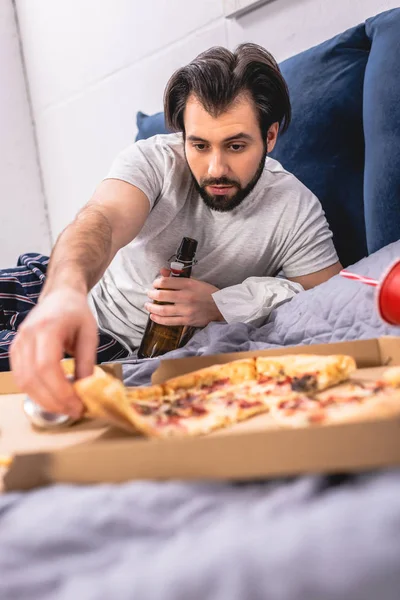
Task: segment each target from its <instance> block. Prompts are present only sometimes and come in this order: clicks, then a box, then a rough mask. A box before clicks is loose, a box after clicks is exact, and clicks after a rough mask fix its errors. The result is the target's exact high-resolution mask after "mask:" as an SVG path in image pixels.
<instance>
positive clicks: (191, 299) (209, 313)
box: [145, 269, 224, 327]
mask: <svg viewBox="0 0 400 600" xmlns="http://www.w3.org/2000/svg"><path fill="white" fill-rule="evenodd" d="M168 275H169V270H168V269H162V270H161V276H160V277H157V279H156V280H155V281H154V283H153V287H154V289H153V290H150V291H149V292H148V293H147V295H148V297H149V298H150V300H156V301H158V302H168V303H170V304H153V303H152V302H146V304H145V308H146V309H147V310H148V311H149V312H150V318H151V320H152V321H154V322H155V323H160V324H161V325H190V326H193V327H205V326H206V325H208V323H211V321H223V320H224V318H223V316H222V315H221V313H220V311H219V310H218V308H217V305H216V304H215V302H214V300H213V298H212V294H213V293H214V292H217V291H218V288H217V287H215V286H214V285H211V284H209V283H205V282H204V281H198V280H197V279H193V278H191V279H185V278H179V277H169V276H168ZM162 288H167V289H162Z"/></svg>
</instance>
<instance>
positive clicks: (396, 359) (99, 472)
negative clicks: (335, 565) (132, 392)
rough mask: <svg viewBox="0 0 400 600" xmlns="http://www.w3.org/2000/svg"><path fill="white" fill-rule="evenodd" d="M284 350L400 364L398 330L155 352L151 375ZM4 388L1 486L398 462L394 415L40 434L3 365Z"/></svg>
mask: <svg viewBox="0 0 400 600" xmlns="http://www.w3.org/2000/svg"><path fill="white" fill-rule="evenodd" d="M293 353H308V354H310V353H313V354H325V355H327V354H336V353H338V354H350V355H352V356H353V357H354V358H355V360H356V362H357V365H358V367H359V369H360V371H358V372H357V374H356V376H362V377H373V378H377V377H379V374H380V372H381V371H382V370H383V367H384V366H386V365H400V337H398V338H397V337H386V338H379V339H372V340H362V341H355V342H342V343H335V344H323V345H313V346H303V347H301V346H297V347H293V348H290V347H287V348H284V349H279V350H257V351H251V352H240V353H233V354H220V355H216V356H202V357H191V358H184V359H177V360H162V361H161V365H160V367H159V369H158V370H157V371H156V373H155V374H154V377H153V380H154V381H155V382H160V381H163V380H165V379H167V378H169V377H173V376H176V375H178V374H182V373H187V372H189V371H192V370H196V369H198V368H202V367H205V366H208V365H211V364H215V363H224V362H229V361H230V360H235V359H238V358H242V357H249V356H254V355H265V356H268V355H270V356H272V355H278V354H279V355H283V354H293ZM117 375H118V373H117ZM3 383H4V385H3ZM4 389H5V390H6V393H4V392H3V395H2V396H0V429H1V430H2V431H0V454H10V453H11V454H13V456H14V459H13V461H12V463H11V466H10V467H9V468H8V469H7V470H6V471H5V475H4V489H6V490H25V489H30V488H33V487H37V486H42V485H49V484H53V483H77V484H92V483H122V482H126V481H130V480H133V479H156V480H166V479H186V480H195V479H202V480H204V479H209V480H213V479H214V480H215V479H218V480H249V479H251V480H254V479H259V478H260V479H262V478H266V477H267V478H268V477H276V476H288V475H298V474H302V473H333V472H346V471H355V470H356V471H360V470H369V469H374V468H384V467H389V466H394V465H399V464H400V419H397V418H396V419H381V420H376V421H369V422H364V423H351V424H341V425H329V426H325V425H324V426H315V427H310V428H302V429H290V430H289V429H288V430H286V429H278V428H276V427H273V426H271V424H270V423H268V415H259V416H257V417H254V418H252V419H249V420H248V421H245V422H242V423H239V424H237V425H234V426H232V427H230V428H227V429H224V430H220V431H216V432H214V433H212V434H210V435H207V436H203V437H195V438H184V439H172V440H148V439H145V438H143V437H139V436H134V435H130V434H127V433H126V432H123V431H121V430H118V429H116V428H113V427H110V426H107V425H106V424H104V423H101V422H98V421H86V422H85V421H84V422H82V423H79V424H77V425H74V426H72V427H69V428H66V429H65V430H61V431H59V432H57V433H54V432H51V433H49V432H37V431H34V430H32V428H31V426H30V424H29V423H28V421H27V420H26V418H25V416H24V414H23V413H22V411H21V405H22V400H23V398H24V396H23V395H21V394H18V393H16V392H18V390H17V388H16V386H15V383H13V382H12V376H11V374H9V373H4V374H0V391H3V390H4ZM2 434H3V435H2Z"/></svg>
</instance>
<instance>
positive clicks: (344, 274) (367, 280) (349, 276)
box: [340, 269, 379, 287]
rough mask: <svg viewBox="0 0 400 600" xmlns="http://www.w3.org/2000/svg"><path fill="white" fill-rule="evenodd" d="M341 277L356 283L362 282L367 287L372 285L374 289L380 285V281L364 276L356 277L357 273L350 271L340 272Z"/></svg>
mask: <svg viewBox="0 0 400 600" xmlns="http://www.w3.org/2000/svg"><path fill="white" fill-rule="evenodd" d="M340 275H341V276H342V277H345V278H346V279H353V280H354V281H360V282H361V283H365V284H366V285H372V286H373V287H376V286H377V285H379V281H376V279H371V278H370V277H364V275H356V274H355V273H350V272H349V271H346V270H345V269H343V270H342V271H340Z"/></svg>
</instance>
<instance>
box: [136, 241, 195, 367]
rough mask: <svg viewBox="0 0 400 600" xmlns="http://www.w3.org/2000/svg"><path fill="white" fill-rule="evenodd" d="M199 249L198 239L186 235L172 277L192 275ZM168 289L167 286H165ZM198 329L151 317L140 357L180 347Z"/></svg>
mask: <svg viewBox="0 0 400 600" xmlns="http://www.w3.org/2000/svg"><path fill="white" fill-rule="evenodd" d="M196 249H197V240H194V239H192V238H188V237H184V238H183V239H182V242H181V244H180V246H179V248H178V250H177V253H176V256H175V257H174V262H173V263H171V267H173V269H172V270H171V275H170V277H190V275H191V273H192V266H193V262H194V257H195V254H196ZM164 289H167V288H164ZM154 302H155V303H156V304H170V302H157V301H156V300H154ZM195 331H196V328H195V327H187V326H186V325H161V324H160V323H155V322H154V321H152V320H151V319H150V317H149V320H148V321H147V325H146V329H145V332H144V335H143V338H142V341H141V344H140V346H139V350H138V357H139V358H153V357H155V356H160V355H161V354H165V353H166V352H170V351H171V350H176V348H179V346H180V345H181V343H182V342H183V341H184V343H186V342H187V341H188V340H189V338H190V337H191V336H192V335H193V334H194V332H195Z"/></svg>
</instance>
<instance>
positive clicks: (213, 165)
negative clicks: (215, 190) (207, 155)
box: [208, 152, 229, 179]
mask: <svg viewBox="0 0 400 600" xmlns="http://www.w3.org/2000/svg"><path fill="white" fill-rule="evenodd" d="M228 171H229V169H228V165H227V164H226V162H225V161H224V159H223V156H222V155H221V153H219V152H216V153H214V154H213V155H212V156H211V160H210V162H209V165H208V176H209V177H214V178H216V179H217V178H219V177H225V176H226V175H227V174H228Z"/></svg>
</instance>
